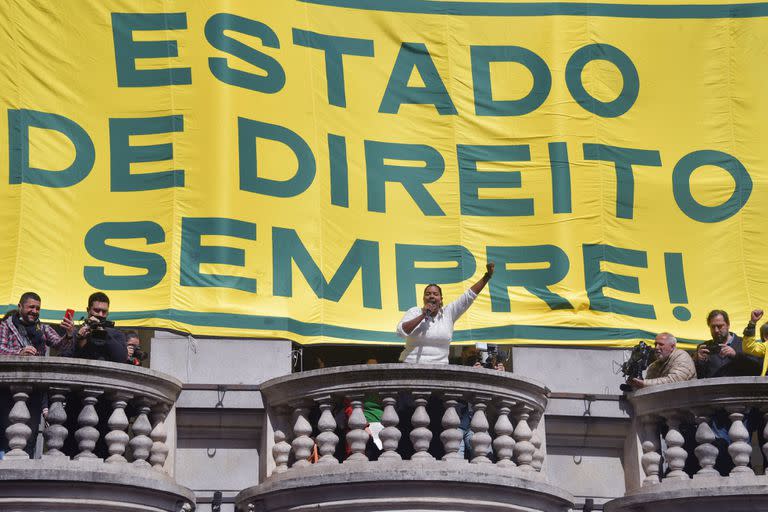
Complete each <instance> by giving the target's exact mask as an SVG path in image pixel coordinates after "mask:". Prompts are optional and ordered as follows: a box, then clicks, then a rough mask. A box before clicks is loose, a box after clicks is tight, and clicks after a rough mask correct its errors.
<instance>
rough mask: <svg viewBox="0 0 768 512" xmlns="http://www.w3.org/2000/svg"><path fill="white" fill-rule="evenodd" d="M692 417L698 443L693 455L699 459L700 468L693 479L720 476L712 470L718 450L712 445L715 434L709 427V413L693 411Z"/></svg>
mask: <svg viewBox="0 0 768 512" xmlns="http://www.w3.org/2000/svg"><path fill="white" fill-rule="evenodd" d="M694 417H695V420H696V424H697V427H696V442H697V443H698V446H696V448H695V449H694V450H693V453H695V454H696V458H697V459H699V466H701V469H700V470H698V471H697V472H696V474H695V475H694V476H693V477H694V478H702V477H708V476H720V473H719V472H718V471H717V470H716V469H714V467H715V462H716V461H717V452H718V450H717V447H716V446H715V445H713V444H712V443H713V442H714V441H715V433H714V432H712V428H711V427H710V426H709V417H710V414H709V411H706V410H700V411H694Z"/></svg>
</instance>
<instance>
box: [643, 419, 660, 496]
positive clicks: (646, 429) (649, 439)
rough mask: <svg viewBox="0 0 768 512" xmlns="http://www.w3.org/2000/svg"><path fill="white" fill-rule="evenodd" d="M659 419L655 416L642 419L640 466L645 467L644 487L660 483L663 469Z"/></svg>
mask: <svg viewBox="0 0 768 512" xmlns="http://www.w3.org/2000/svg"><path fill="white" fill-rule="evenodd" d="M658 422H659V420H658V418H656V417H655V416H643V417H642V418H641V419H640V425H641V426H640V435H641V444H640V446H642V448H643V455H642V457H640V464H642V466H643V472H644V473H645V478H644V479H643V485H644V486H645V485H654V484H658V483H659V481H660V480H659V470H660V468H661V454H659V452H658V451H659V439H660V437H659V429H658Z"/></svg>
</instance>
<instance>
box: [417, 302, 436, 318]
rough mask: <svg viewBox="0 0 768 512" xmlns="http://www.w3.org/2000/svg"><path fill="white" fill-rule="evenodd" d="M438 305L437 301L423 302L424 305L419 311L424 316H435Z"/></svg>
mask: <svg viewBox="0 0 768 512" xmlns="http://www.w3.org/2000/svg"><path fill="white" fill-rule="evenodd" d="M439 307H440V306H439V305H438V304H437V303H434V302H427V303H426V304H424V307H423V308H421V312H422V314H424V315H425V316H435V315H436V314H437V310H438V308H439Z"/></svg>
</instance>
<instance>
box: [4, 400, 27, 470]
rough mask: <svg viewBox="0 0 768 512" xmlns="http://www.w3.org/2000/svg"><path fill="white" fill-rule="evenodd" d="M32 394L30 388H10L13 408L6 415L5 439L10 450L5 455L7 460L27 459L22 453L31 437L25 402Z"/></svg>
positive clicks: (25, 453)
mask: <svg viewBox="0 0 768 512" xmlns="http://www.w3.org/2000/svg"><path fill="white" fill-rule="evenodd" d="M31 393H32V386H26V385H24V386H11V394H12V395H13V407H12V408H11V412H10V413H9V414H8V427H7V428H6V429H5V437H7V438H8V446H9V448H10V449H11V450H10V451H9V452H8V453H6V454H5V458H6V459H8V460H13V459H28V458H29V455H28V454H27V452H25V451H24V448H26V447H27V443H28V442H29V440H30V438H31V437H32V429H31V428H30V427H29V420H30V415H29V408H28V407H27V400H29V395H30V394H31Z"/></svg>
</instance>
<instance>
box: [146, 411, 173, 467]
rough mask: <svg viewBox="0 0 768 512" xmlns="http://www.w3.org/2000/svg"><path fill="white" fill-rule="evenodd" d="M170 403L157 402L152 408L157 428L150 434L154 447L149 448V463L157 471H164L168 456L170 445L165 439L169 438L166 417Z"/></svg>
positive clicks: (153, 421)
mask: <svg viewBox="0 0 768 512" xmlns="http://www.w3.org/2000/svg"><path fill="white" fill-rule="evenodd" d="M169 410H170V405H169V404H167V403H160V404H157V405H156V406H155V407H153V408H152V423H154V424H155V428H153V429H152V432H151V433H150V434H149V438H150V439H152V447H151V448H150V450H149V463H150V464H152V468H153V469H154V470H155V471H161V472H162V471H163V466H165V459H167V458H168V451H169V450H168V445H166V444H165V440H166V439H168V432H167V431H166V429H165V418H166V417H167V416H168V411H169Z"/></svg>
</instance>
